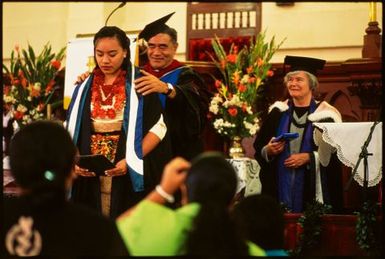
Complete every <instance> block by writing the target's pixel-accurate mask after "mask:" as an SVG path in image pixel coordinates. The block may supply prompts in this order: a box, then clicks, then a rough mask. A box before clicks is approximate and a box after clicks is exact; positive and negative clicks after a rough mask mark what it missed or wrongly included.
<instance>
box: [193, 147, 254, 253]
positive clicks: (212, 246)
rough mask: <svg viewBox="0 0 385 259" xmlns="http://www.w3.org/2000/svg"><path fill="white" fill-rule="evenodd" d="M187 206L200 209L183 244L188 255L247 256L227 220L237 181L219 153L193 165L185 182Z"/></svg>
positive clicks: (242, 244)
mask: <svg viewBox="0 0 385 259" xmlns="http://www.w3.org/2000/svg"><path fill="white" fill-rule="evenodd" d="M186 185H187V191H188V199H189V202H197V203H199V204H200V205H201V209H200V211H199V214H198V215H197V217H196V218H195V220H194V225H193V229H192V231H191V233H190V235H189V237H188V240H187V243H186V250H187V254H189V255H247V251H248V249H247V246H246V244H245V243H244V242H243V241H242V240H241V239H240V238H239V237H238V234H237V231H236V230H235V225H234V223H233V221H232V220H231V219H230V215H229V206H230V204H231V201H232V199H233V197H234V194H235V191H236V186H237V178H236V173H235V171H234V169H233V167H232V166H231V165H230V164H229V163H228V162H227V161H226V160H225V159H224V158H223V156H222V155H221V154H220V153H213V152H210V153H204V154H202V155H201V156H198V157H197V158H196V159H194V160H193V161H192V166H191V168H190V170H189V173H188V176H187V180H186Z"/></svg>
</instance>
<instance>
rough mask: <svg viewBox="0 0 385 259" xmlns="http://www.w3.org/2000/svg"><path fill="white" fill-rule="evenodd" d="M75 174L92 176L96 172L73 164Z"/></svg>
mask: <svg viewBox="0 0 385 259" xmlns="http://www.w3.org/2000/svg"><path fill="white" fill-rule="evenodd" d="M75 174H76V175H80V176H83V177H94V176H96V174H95V173H94V172H89V171H88V169H86V168H82V167H79V166H77V165H75Z"/></svg>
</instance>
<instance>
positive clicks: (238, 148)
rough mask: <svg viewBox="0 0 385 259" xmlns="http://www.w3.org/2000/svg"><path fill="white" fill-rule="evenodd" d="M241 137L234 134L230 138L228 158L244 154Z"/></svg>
mask: <svg viewBox="0 0 385 259" xmlns="http://www.w3.org/2000/svg"><path fill="white" fill-rule="evenodd" d="M241 142H242V138H241V137H239V136H234V137H232V138H231V142H230V148H229V157H230V158H240V157H244V156H245V150H244V149H243V147H242V143H241Z"/></svg>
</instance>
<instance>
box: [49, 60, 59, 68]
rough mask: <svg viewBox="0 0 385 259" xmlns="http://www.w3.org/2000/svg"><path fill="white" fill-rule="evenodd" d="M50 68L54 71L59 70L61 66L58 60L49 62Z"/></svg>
mask: <svg viewBox="0 0 385 259" xmlns="http://www.w3.org/2000/svg"><path fill="white" fill-rule="evenodd" d="M51 66H52V67H53V68H55V69H56V70H59V68H60V66H61V63H60V61H59V60H52V61H51Z"/></svg>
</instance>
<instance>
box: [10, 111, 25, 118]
mask: <svg viewBox="0 0 385 259" xmlns="http://www.w3.org/2000/svg"><path fill="white" fill-rule="evenodd" d="M23 116H24V113H22V112H19V111H15V112H14V113H13V117H14V118H15V120H21V119H22V118H23Z"/></svg>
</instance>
